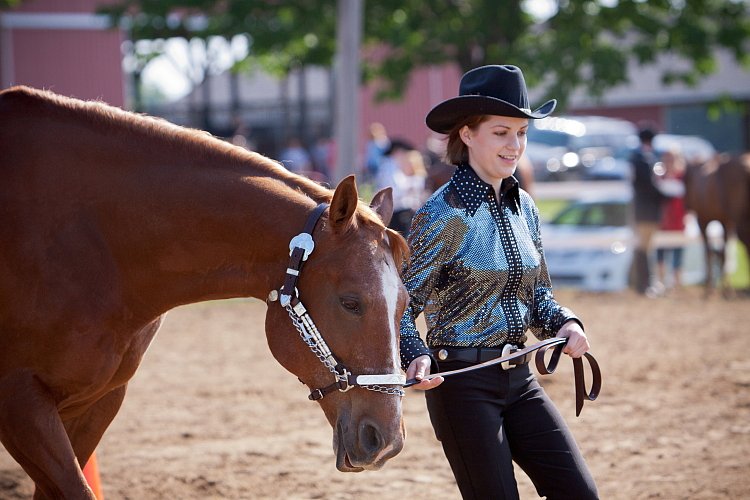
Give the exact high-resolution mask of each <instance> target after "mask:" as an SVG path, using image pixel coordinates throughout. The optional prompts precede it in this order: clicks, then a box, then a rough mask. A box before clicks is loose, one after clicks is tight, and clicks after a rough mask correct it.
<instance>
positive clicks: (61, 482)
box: [0, 369, 95, 500]
mask: <svg viewBox="0 0 750 500" xmlns="http://www.w3.org/2000/svg"><path fill="white" fill-rule="evenodd" d="M0 401H2V405H0V441H2V443H3V445H4V446H5V448H6V449H7V450H8V453H10V455H11V456H12V457H13V458H14V459H15V460H16V461H17V462H18V463H19V464H20V465H21V467H23V470H25V471H26V473H27V474H28V475H29V477H30V478H31V479H32V480H33V481H34V483H35V485H36V492H35V493H34V498H35V499H42V498H65V499H76V500H78V499H81V500H84V499H85V500H95V497H94V494H93V493H92V491H91V489H90V488H89V487H88V484H86V479H85V478H84V477H83V472H81V468H80V467H79V466H78V462H77V460H76V456H75V453H74V452H73V447H72V446H71V444H70V440H69V439H68V435H67V433H66V432H65V427H64V426H63V423H62V420H60V415H59V414H58V412H57V407H56V404H55V400H54V397H53V395H52V393H51V392H50V390H49V389H48V388H47V387H46V386H45V385H44V384H42V382H41V380H40V379H39V378H38V377H37V376H36V374H35V373H34V372H33V371H31V370H28V369H24V370H19V371H15V372H11V373H9V374H7V375H6V376H4V377H3V378H2V379H1V380H0Z"/></svg>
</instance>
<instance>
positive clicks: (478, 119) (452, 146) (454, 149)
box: [445, 115, 489, 165]
mask: <svg viewBox="0 0 750 500" xmlns="http://www.w3.org/2000/svg"><path fill="white" fill-rule="evenodd" d="M488 118H489V116H488V115H472V116H467V117H466V118H464V119H462V120H459V121H458V122H457V123H456V124H455V125H454V126H453V128H452V129H451V131H450V133H448V145H447V146H446V147H445V161H446V163H449V164H451V165H460V164H461V163H466V162H468V161H469V148H467V147H466V144H464V141H463V140H461V136H460V135H459V132H461V129H462V128H464V127H469V128H470V129H471V130H476V128H477V127H478V126H479V124H480V123H482V122H484V121H486V120H487V119H488Z"/></svg>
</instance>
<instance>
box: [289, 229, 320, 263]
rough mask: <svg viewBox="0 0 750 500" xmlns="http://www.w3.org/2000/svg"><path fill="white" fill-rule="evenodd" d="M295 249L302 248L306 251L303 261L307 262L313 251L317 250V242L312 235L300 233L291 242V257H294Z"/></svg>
mask: <svg viewBox="0 0 750 500" xmlns="http://www.w3.org/2000/svg"><path fill="white" fill-rule="evenodd" d="M295 248H301V249H302V250H304V251H305V254H304V255H303V256H302V260H307V258H308V257H309V256H310V254H311V253H312V251H313V250H314V249H315V242H314V241H313V239H312V235H311V234H310V233H299V234H298V235H297V236H295V237H294V238H292V239H291V241H290V242H289V255H292V253H293V252H294V249H295Z"/></svg>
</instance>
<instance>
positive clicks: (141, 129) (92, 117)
mask: <svg viewBox="0 0 750 500" xmlns="http://www.w3.org/2000/svg"><path fill="white" fill-rule="evenodd" d="M8 107H10V108H11V109H16V110H19V114H21V116H28V115H29V114H28V112H29V111H32V110H36V111H37V112H38V114H40V115H42V116H45V117H48V118H50V119H53V118H54V119H60V120H73V119H75V120H77V121H78V122H81V119H83V122H84V123H86V124H88V126H90V127H91V128H92V129H94V130H97V131H99V132H101V131H105V133H107V134H109V135H125V134H134V135H136V136H140V137H139V139H141V138H142V139H143V140H144V141H145V140H154V141H156V140H158V141H159V143H160V146H161V148H162V149H164V150H165V154H167V155H174V154H184V153H185V150H186V148H187V147H189V148H190V155H191V157H192V158H194V159H196V160H197V161H205V163H206V164H207V165H210V164H211V161H210V160H211V158H212V157H214V156H216V155H217V154H220V155H222V156H223V157H224V158H229V159H230V160H231V162H230V163H231V164H233V165H234V166H236V168H238V169H242V170H247V167H248V166H249V165H251V166H252V167H253V168H254V169H257V170H258V175H261V176H265V177H271V178H276V179H278V180H279V181H280V182H282V183H283V184H286V185H287V186H288V187H289V188H290V189H291V191H293V192H297V193H298V194H299V195H301V196H306V197H308V198H311V199H312V200H314V201H315V202H316V203H330V202H331V199H332V197H333V190H332V189H330V188H328V187H326V186H324V185H321V184H319V183H317V182H315V181H313V180H311V179H308V178H307V177H304V176H301V175H298V174H295V173H293V172H290V171H289V170H287V169H286V168H285V167H284V166H283V165H281V164H280V163H279V162H277V161H275V160H273V159H271V158H268V157H266V156H263V155H262V154H260V153H257V152H254V151H249V150H247V149H244V148H242V147H239V146H235V145H233V144H230V143H228V142H226V141H224V140H222V139H220V138H218V137H215V136H213V135H211V134H210V133H208V132H206V131H203V130H199V129H193V128H187V127H184V126H180V125H176V124H174V123H171V122H169V121H167V120H166V119H164V118H160V117H155V116H151V115H147V114H142V113H135V112H132V111H127V110H123V109H121V108H118V107H116V106H112V105H110V104H107V103H105V102H103V101H97V100H87V101H84V100H80V99H75V98H70V97H65V96H61V95H58V94H55V93H54V92H51V91H49V90H40V89H35V88H31V87H27V86H23V85H19V86H14V87H11V88H9V89H6V90H3V91H1V92H0V110H2V109H5V108H8ZM223 164H224V165H226V164H227V162H226V161H225V162H223ZM358 221H361V222H362V223H364V224H365V225H367V226H371V227H377V228H379V229H381V230H383V229H385V230H386V231H387V234H388V241H389V245H390V247H391V253H392V255H393V258H394V260H395V261H396V263H397V264H398V265H399V269H400V268H401V263H402V262H403V261H404V260H405V259H406V258H407V256H408V253H409V252H408V245H407V244H406V241H405V240H404V238H403V237H402V236H401V235H400V234H398V233H397V232H395V231H393V230H391V229H388V228H385V227H384V225H383V223H382V221H381V220H380V218H379V217H378V215H377V214H376V213H375V212H374V211H373V210H372V209H370V208H369V206H367V205H366V204H365V203H364V202H362V203H359V207H358V209H357V217H353V218H352V220H351V222H350V227H347V228H345V232H349V231H354V230H356V229H357V226H358V224H359V223H360V222H358Z"/></svg>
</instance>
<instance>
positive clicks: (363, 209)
mask: <svg viewBox="0 0 750 500" xmlns="http://www.w3.org/2000/svg"><path fill="white" fill-rule="evenodd" d="M357 215H358V216H359V217H352V219H351V221H350V222H349V225H348V226H347V227H346V228H345V229H344V232H346V233H349V232H354V231H356V230H357V229H358V226H359V222H358V218H359V219H361V222H362V223H363V224H364V225H365V226H369V227H374V228H376V229H380V230H385V233H386V236H387V240H388V246H389V247H390V250H391V255H392V256H393V260H394V262H395V263H396V268H397V269H399V270H402V269H403V268H404V264H405V263H406V260H407V259H408V258H409V245H408V244H407V243H406V239H404V237H403V236H401V234H400V233H399V232H398V231H394V230H393V229H391V228H389V227H386V226H385V225H384V224H383V221H382V220H380V216H379V215H378V214H377V213H375V211H374V210H373V209H372V208H370V207H369V206H367V205H366V204H364V203H359V206H358V207H357Z"/></svg>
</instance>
